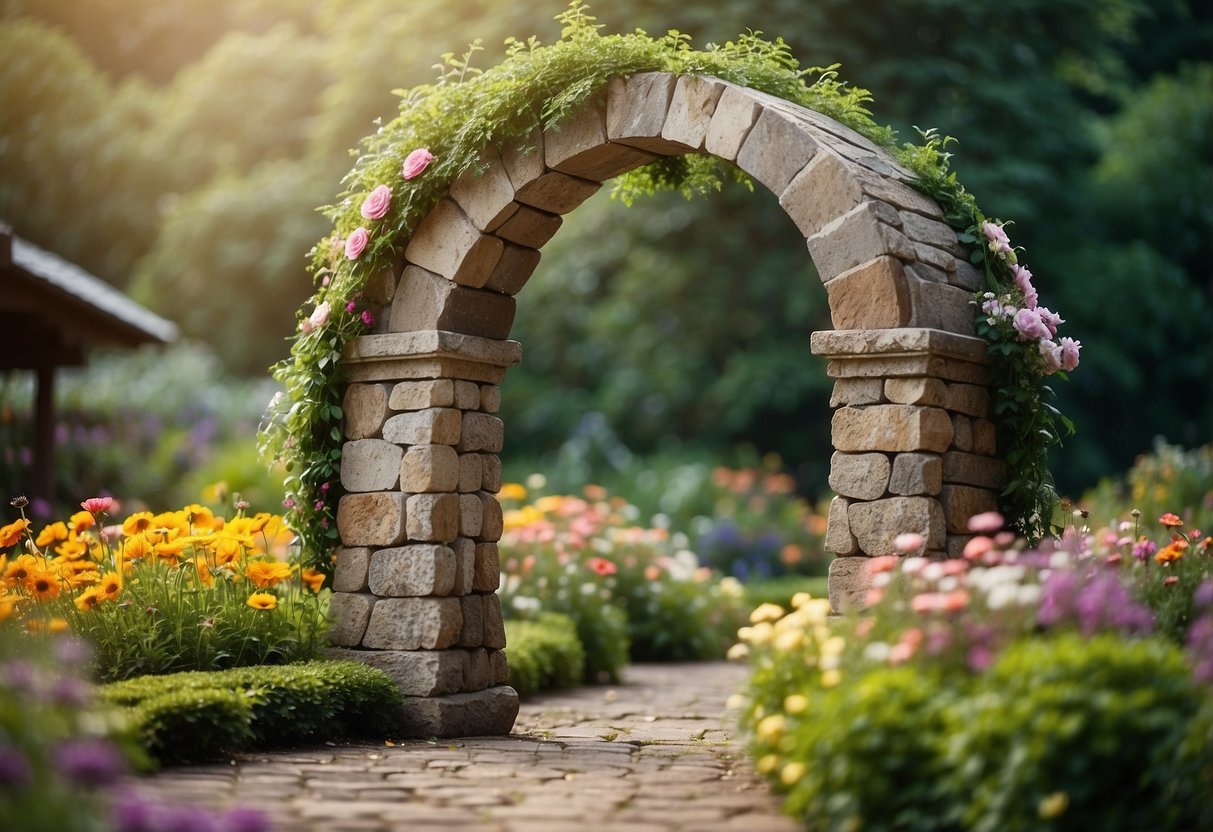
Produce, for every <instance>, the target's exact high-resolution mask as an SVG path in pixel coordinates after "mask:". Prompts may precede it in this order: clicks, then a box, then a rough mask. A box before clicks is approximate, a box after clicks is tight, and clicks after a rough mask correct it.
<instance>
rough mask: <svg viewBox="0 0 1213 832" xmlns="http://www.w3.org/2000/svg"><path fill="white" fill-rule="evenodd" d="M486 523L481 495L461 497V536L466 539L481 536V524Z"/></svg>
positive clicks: (462, 495)
mask: <svg viewBox="0 0 1213 832" xmlns="http://www.w3.org/2000/svg"><path fill="white" fill-rule="evenodd" d="M483 522H484V503H482V502H481V501H480V495H479V494H460V495H459V534H461V535H463V536H464V537H476V536H477V535H479V534H480V526H481V523H483Z"/></svg>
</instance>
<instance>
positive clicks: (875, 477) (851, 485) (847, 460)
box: [830, 451, 892, 500]
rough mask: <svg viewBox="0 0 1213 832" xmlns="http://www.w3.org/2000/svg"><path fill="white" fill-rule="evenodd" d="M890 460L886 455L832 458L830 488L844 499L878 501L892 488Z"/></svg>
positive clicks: (857, 455)
mask: <svg viewBox="0 0 1213 832" xmlns="http://www.w3.org/2000/svg"><path fill="white" fill-rule="evenodd" d="M891 467H892V466H891V464H890V463H889V458H888V457H887V456H885V455H884V454H845V453H842V452H841V451H835V452H834V455H833V456H832V457H830V488H832V489H833V490H834V491H835V492H836V493H838V494H840V495H842V496H843V497H851V498H853V499H856V500H875V499H877V498H878V497H883V496H884V493H885V489H886V488H888V485H889V471H890V470H891Z"/></svg>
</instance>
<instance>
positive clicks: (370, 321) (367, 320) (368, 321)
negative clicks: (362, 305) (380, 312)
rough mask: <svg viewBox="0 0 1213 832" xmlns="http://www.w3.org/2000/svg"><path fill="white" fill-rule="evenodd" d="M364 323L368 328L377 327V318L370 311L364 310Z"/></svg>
mask: <svg viewBox="0 0 1213 832" xmlns="http://www.w3.org/2000/svg"><path fill="white" fill-rule="evenodd" d="M362 323H363V324H365V325H366V326H368V327H369V326H374V325H375V316H374V315H372V314H371V311H370V310H369V309H364V310H362Z"/></svg>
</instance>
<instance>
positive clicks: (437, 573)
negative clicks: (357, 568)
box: [370, 543, 455, 598]
mask: <svg viewBox="0 0 1213 832" xmlns="http://www.w3.org/2000/svg"><path fill="white" fill-rule="evenodd" d="M454 587H455V553H454V552H453V551H451V549H450V548H449V547H447V546H437V545H434V544H431V543H414V544H411V545H409V546H400V547H396V548H392V549H380V550H379V551H377V552H375V554H373V555H371V566H370V588H371V592H373V593H375V594H376V595H380V596H384V597H390V598H402V597H406V596H417V595H450V594H451V590H452V589H454Z"/></svg>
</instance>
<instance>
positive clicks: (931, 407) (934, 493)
mask: <svg viewBox="0 0 1213 832" xmlns="http://www.w3.org/2000/svg"><path fill="white" fill-rule="evenodd" d="M684 153H708V154H711V155H715V156H718V157H720V158H722V159H725V160H727V161H730V162H735V163H736V164H737V165H738V166H739V167H740V168H741V169H742V170H744V171H745V172H746V173H747V174H749V175H750V176H751V177H752V178H753V179H755V180H757V181H758V182H760V183H762V184H763V185H764V186H765V187H767V188H768V189H769V190H770V191H771V192H772V193H774V194H775V195H776V196H777V197H778V199H779V203H780V205H781V206H782V207H783V208H784V210H785V212H786V213H787V214H788V216H789V217H790V218H791V220H792V221H793V222H794V223H795V224H796V226H797V228H798V229H799V230H800V231H801V233H803V234H804V236H805V242H806V246H807V248H808V253H809V255H810V257H811V258H812V261H813V263H814V264H815V265H816V267H817V270H818V273H819V275H820V277H821V279H822V281H823V282H824V283H825V288H826V293H827V297H828V301H829V306H830V315H831V322H832V324H833V326H834V329H833V330H832V331H826V332H817V333H814V334H813V336H812V341H811V349H812V351H813V352H814V353H816V354H818V355H823V356H826V357H828V358H829V359H830V361H829V365H828V373H829V375H830V376H831V377H833V378H834V379H835V386H834V392H833V396H832V398H831V402H830V404H831V407H833V408H835V412H834V415H833V425H832V438H833V444H834V449H835V451H834V455H833V457H832V459H831V472H830V484H831V487H832V488H833V489H834V490H835V491H836V492H837V493H838V494H839V496H838V497H837V498H835V500H834V501H833V503H832V504H831V506H830V513H829V526H828V533H827V549H828V550H829V551H831V552H833V553H835V554H836V555H837V556H838V557H837V558H836V559H835V560H834V562H833V563H832V564H831V568H830V596H831V600H832V602H833V603H834V605H835V607H836V608H841V607H843V606H846V605H847V604H849V603H855V601H856V596H857V594H858V593H860V592H861V591H862V582H863V564H864V563H865V560H866V558H867V557H868V556H872V555H880V554H886V553H888V552H891V551H892V550H893V543H892V541H893V538H894V536H896V535H897V534H900V533H902V532H906V531H917V532H920V533H922V535H923V537H924V538H925V540H926V550H927V552H928V553H929V554H931V555H934V556H940V557H943V556H956V555H958V554H959V553H960V550H961V549H962V548H963V546H964V544H965V542H967V539H968V538H967V535H966V532H967V528H966V526H965V523H966V521H967V518H968V517H969V516H970V515H971V514H973V513H976V512H978V511H984V510H987V509H992V508H994V507H995V505H996V499H995V495H996V489H997V488H998V487H999V485H1000V484H1001V479H1002V477H1003V465H1002V463H1001V462H1000V460H999V459H998V456H997V450H996V448H995V444H994V425H993V424H992V422H991V421H990V420H989V416H990V414H989V412H988V409H989V395H988V391H987V387H986V384H987V378H986V369H985V344H984V341H982V340H980V339H978V338H976V337H974V334H973V310H972V306H971V303H970V301H971V298H972V293H973V292H974V291H976V290H978V289H979V288H981V287H982V286H983V284H984V281H983V278H982V276H981V275H980V274H979V273H978V272H977V271H976V270H975V269H974V268H972V267H971V266H970V265H969V261H968V258H967V253H968V252H967V251H966V250H965V247H964V246H963V245H961V244H960V243H959V242H958V240H957V237H956V234H955V232H954V231H953V230H952V229H951V228H950V227H949V226H948V225H947V224H946V223H945V222H944V221H943V218H942V212H941V210H940V208H939V206H938V205H937V204H936V203H935V202H934V201H933V200H931V199H929V198H927V197H925V196H923V195H922V194H921V193H919V192H918V191H916V190H914V189H913V188H912V187H910V185H909V184H908V183H909V182H910V181H911V179H912V177H911V175H910V174H909V173H908V172H907V171H906V170H904V169H903V168H901V167H900V166H899V165H898V163H897V162H896V160H895V159H894V158H893V157H892V156H891V155H890V154H889V153H888V152H887V151H885V150H884V149H883V148H881V147H878V146H877V145H875V144H874V143H872V142H871V141H869V140H868V139H866V138H864V137H863V136H860V135H859V134H858V133H856V132H854V131H853V130H851V129H849V128H848V127H846V126H844V125H842V124H840V123H839V122H837V121H834V120H833V119H831V118H828V117H826V116H824V115H821V114H820V113H816V112H814V111H811V110H808V109H806V108H804V107H801V106H799V105H796V104H793V103H790V102H788V101H785V100H782V99H779V98H775V97H773V96H770V95H766V94H763V93H759V92H756V91H754V90H750V89H747V88H745V87H741V86H738V85H736V84H732V83H728V82H725V81H722V80H719V79H715V78H709V77H701V76H692V75H684V76H679V75H673V74H670V73H661V72H651V73H642V74H637V75H634V76H631V77H629V78H616V79H614V80H612V81H611V83H610V84H609V86H608V89H607V92H606V95H605V99H604V100H602V101H599V102H593V103H590V104H588V105H586V106H585V107H583V108H582V109H581V110H580V111H579V112H578V113H576V114H575V115H574V116H573V117H572V118H571V119H570V120H569V121H568V122H566V123H565V124H563V125H562V126H561V127H560V129H558V130H550V131H547V132H542V131H537V132H536V133H535V134H534V135H532V136H531V137H530V138H529V139H528V140H527V141H526V142H524V143H522V144H521V145H515V146H507V147H505V148H503V149H497V148H492V147H490V148H486V149H485V150H484V152H483V156H482V159H481V162H482V165H481V166H480V167H481V170H480V171H479V172H477V173H474V174H473V173H469V174H465V175H464V176H462V177H461V178H459V179H458V180H456V181H455V182H454V183H452V185H451V187H450V190H449V193H448V195H447V196H446V197H445V198H443V199H442V200H441V201H440V202H439V203H438V204H437V205H436V206H435V207H434V208H433V210H432V211H431V212H430V213H429V215H428V216H426V217H425V218H424V219H423V220H422V221H421V223H420V224H419V225H418V226H417V228H416V231H415V232H414V234H413V235H412V237H411V239H410V240H409V242H408V245H407V247H406V248H405V250H404V254H403V259H402V261H401V262H400V263H399V264H398V267H397V268H396V269H394V270H391V271H389V272H387V273H385V274H382V275H380V276H378V277H377V278H376V279H374V280H372V281H371V283H370V284H369V285H368V287H367V290H366V291H367V294H368V297H370V298H371V299H372V300H373V301H375V302H377V303H381V304H382V305H383V306H384V313H383V314H381V315H380V316H379V318H380V328H379V330H378V331H376V332H375V333H374V334H370V335H365V336H362V337H360V338H357V339H355V340H354V341H352V342H351V343H350V344H348V345H347V347H346V350H345V352H344V354H343V357H342V365H343V368H344V371H345V374H346V379H347V381H348V382H349V386H348V388H347V390H346V394H345V407H344V409H345V438H346V444H345V445H344V449H343V459H342V474H341V479H342V484H343V486H344V487H345V489H346V491H347V492H348V493H347V494H346V495H345V496H344V497H343V498H342V500H341V502H340V505H339V508H338V513H337V523H338V527H339V531H340V534H341V540H342V548H340V549H339V550H338V554H337V566H336V573H335V576H334V596H333V601H332V609H333V613H334V619H335V625H334V631H333V640H334V641H335V643H336V644H338V645H339V650H338V652H339V653H340V654H342V655H349V656H354V657H357V658H360V659H362V660H364V661H367V662H369V663H371V664H373V665H375V666H378V667H381V668H383V669H384V670H386V671H388V672H389V673H390V674H391V675H392V676H393V677H394V678H396V679H397V681H398V682H399V683H400V684H401V687H402V689H403V691H404V693H405V694H406V696H407V703H408V704H407V705H406V709H405V713H404V717H403V720H404V730H406V731H408V732H411V733H413V734H415V735H418V736H435V735H436V736H453V735H459V734H464V735H466V734H477V733H506V732H508V731H509V728H510V726H512V724H513V719H514V714H515V713H516V710H517V697H516V695H515V694H514V693H513V691H512V689H511V688H509V687H507V686H506V685H505V683H506V681H507V674H508V670H507V666H506V662H505V657H504V654H503V653H502V650H503V649H504V647H505V633H504V629H503V626H502V616H501V608H500V605H499V603H498V601H497V597H496V595H495V594H494V591H495V590H496V588H497V584H498V580H499V572H498V557H497V541H498V540H499V538H500V536H501V533H502V514H501V508H500V505H499V504H498V502H497V500H496V498H495V496H494V495H495V493H496V491H497V490H498V489H499V488H500V485H501V464H500V460H499V459H498V457H497V454H498V453H499V452H500V451H501V448H502V444H503V436H504V426H503V424H502V422H501V420H500V419H499V418H498V417H497V416H495V415H493V414H495V413H496V411H497V407H498V404H499V402H500V393H499V390H498V387H497V386H496V385H497V384H499V383H500V382H501V381H502V379H503V378H504V376H505V372H506V370H507V369H508V368H509V367H510V366H513V365H514V364H516V363H518V362H519V361H520V360H521V345H519V344H518V343H517V342H514V341H509V340H507V338H508V335H509V330H510V326H511V324H512V322H513V317H514V308H515V299H514V295H516V294H517V293H518V291H519V290H520V289H521V288H522V287H523V286H524V284H525V283H526V281H527V279H528V278H529V277H530V275H531V273H532V272H533V271H534V269H535V267H536V266H537V265H538V263H539V259H540V249H541V248H542V247H543V245H544V244H545V243H547V242H548V240H550V239H551V237H552V236H553V235H554V234H555V233H556V231H557V230H558V229H559V227H560V225H561V222H562V216H563V215H564V214H567V213H568V212H570V211H572V210H573V209H574V208H576V207H577V206H578V205H580V204H581V203H582V202H583V201H585V200H586V199H588V198H589V197H590V196H591V195H592V194H594V193H595V192H596V191H597V190H598V189H599V188H600V187H601V185H602V182H603V181H605V180H607V179H610V178H611V177H613V176H616V175H618V174H620V173H623V172H625V171H628V170H631V169H634V168H636V167H639V166H641V165H644V164H646V163H648V162H650V161H652V160H654V159H656V158H657V157H659V156H670V155H678V154H684Z"/></svg>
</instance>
